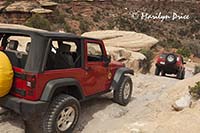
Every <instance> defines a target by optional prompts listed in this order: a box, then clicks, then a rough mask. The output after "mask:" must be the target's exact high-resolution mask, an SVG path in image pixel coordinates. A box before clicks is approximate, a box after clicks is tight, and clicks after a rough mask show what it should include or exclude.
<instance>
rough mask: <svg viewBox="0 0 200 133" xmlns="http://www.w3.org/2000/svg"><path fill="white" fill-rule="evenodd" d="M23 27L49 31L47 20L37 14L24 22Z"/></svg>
mask: <svg viewBox="0 0 200 133" xmlns="http://www.w3.org/2000/svg"><path fill="white" fill-rule="evenodd" d="M25 25H26V26H29V27H33V28H39V29H44V30H51V24H50V22H49V21H48V19H45V18H44V17H43V16H40V15H39V14H34V15H33V16H32V17H30V18H29V19H28V20H27V21H26V22H25Z"/></svg>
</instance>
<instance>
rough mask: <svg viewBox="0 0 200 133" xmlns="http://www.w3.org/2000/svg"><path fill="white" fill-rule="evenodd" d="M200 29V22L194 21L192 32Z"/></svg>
mask: <svg viewBox="0 0 200 133" xmlns="http://www.w3.org/2000/svg"><path fill="white" fill-rule="evenodd" d="M199 31H200V24H198V23H194V24H193V25H192V26H191V29H190V32H191V33H192V34H193V33H197V32H199Z"/></svg>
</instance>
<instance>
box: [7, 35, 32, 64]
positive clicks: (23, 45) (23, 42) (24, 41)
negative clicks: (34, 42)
mask: <svg viewBox="0 0 200 133" xmlns="http://www.w3.org/2000/svg"><path fill="white" fill-rule="evenodd" d="M7 37H8V38H7V39H6V41H5V42H6V43H7V44H6V45H5V44H4V46H6V47H5V53H6V55H7V56H8V58H9V59H10V61H11V63H12V65H13V66H15V67H19V68H24V67H25V65H26V61H27V57H28V53H29V48H30V45H31V37H29V36H23V35H9V36H7Z"/></svg>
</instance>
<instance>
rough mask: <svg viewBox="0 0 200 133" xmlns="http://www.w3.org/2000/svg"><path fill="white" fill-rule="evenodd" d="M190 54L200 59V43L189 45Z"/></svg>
mask: <svg viewBox="0 0 200 133" xmlns="http://www.w3.org/2000/svg"><path fill="white" fill-rule="evenodd" d="M188 47H189V49H190V52H191V53H193V54H194V55H195V56H197V57H200V44H199V43H191V44H189V45H188Z"/></svg>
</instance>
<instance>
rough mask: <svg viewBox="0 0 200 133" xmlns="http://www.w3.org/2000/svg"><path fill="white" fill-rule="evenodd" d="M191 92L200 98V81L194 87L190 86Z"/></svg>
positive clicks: (194, 96)
mask: <svg viewBox="0 0 200 133" xmlns="http://www.w3.org/2000/svg"><path fill="white" fill-rule="evenodd" d="M189 93H190V95H191V96H192V97H193V98H195V99H199V98H200V81H199V82H197V83H196V85H195V86H194V87H191V86H189Z"/></svg>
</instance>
